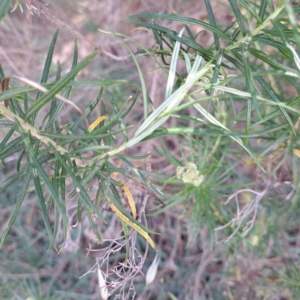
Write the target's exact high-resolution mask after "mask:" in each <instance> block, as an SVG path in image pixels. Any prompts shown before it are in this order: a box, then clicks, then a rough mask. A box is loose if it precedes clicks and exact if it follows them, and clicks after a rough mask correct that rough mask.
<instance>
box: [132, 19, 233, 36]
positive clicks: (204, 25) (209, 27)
mask: <svg viewBox="0 0 300 300" xmlns="http://www.w3.org/2000/svg"><path fill="white" fill-rule="evenodd" d="M137 18H148V19H166V20H172V21H177V22H181V23H187V24H193V25H196V26H199V27H202V28H205V29H207V30H209V31H211V32H212V33H215V34H217V35H218V36H219V37H222V38H224V39H225V40H226V41H229V42H231V38H230V37H229V36H228V35H226V34H225V33H224V32H223V31H221V30H219V29H217V28H216V27H214V26H212V25H210V24H207V23H205V22H203V21H199V20H196V19H193V18H188V17H183V16H178V15H172V14H137V15H133V16H130V17H129V19H137ZM131 23H133V24H135V23H134V22H132V21H131ZM145 24H146V23H145Z"/></svg>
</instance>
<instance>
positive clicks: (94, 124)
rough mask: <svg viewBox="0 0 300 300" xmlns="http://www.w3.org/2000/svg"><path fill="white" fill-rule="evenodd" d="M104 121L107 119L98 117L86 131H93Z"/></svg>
mask: <svg viewBox="0 0 300 300" xmlns="http://www.w3.org/2000/svg"><path fill="white" fill-rule="evenodd" d="M105 119H107V118H106V116H101V117H99V118H98V119H97V120H96V121H94V122H93V123H92V124H91V125H90V127H89V129H88V131H93V130H94V129H95V128H96V127H97V126H98V125H99V124H100V123H101V122H102V121H103V120H105Z"/></svg>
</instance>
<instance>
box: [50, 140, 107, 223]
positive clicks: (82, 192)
mask: <svg viewBox="0 0 300 300" xmlns="http://www.w3.org/2000/svg"><path fill="white" fill-rule="evenodd" d="M49 146H50V148H51V149H52V151H53V152H54V154H55V156H56V158H57V159H58V160H59V162H60V163H61V165H62V167H63V168H64V169H65V171H66V172H67V174H68V175H69V176H70V177H71V178H72V180H73V183H74V186H75V187H76V188H77V193H78V194H79V195H80V196H81V198H82V200H83V204H84V207H85V208H89V207H91V208H92V209H93V211H94V213H95V214H96V215H97V217H99V219H101V220H102V221H103V222H105V220H104V218H103V217H102V215H101V214H100V212H99V209H98V208H97V207H96V206H95V204H94V203H93V202H92V201H91V199H90V197H89V196H88V194H87V192H86V191H85V189H84V187H83V186H82V185H81V183H80V181H79V180H78V179H77V177H76V175H75V174H74V172H73V171H72V170H71V169H70V168H69V167H68V165H67V164H66V162H65V160H64V157H63V156H62V155H60V153H59V152H58V151H57V150H56V149H55V147H54V146H52V145H49ZM87 212H88V213H89V212H90V210H87ZM105 223H106V222H105Z"/></svg>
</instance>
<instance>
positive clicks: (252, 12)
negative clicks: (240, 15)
mask: <svg viewBox="0 0 300 300" xmlns="http://www.w3.org/2000/svg"><path fill="white" fill-rule="evenodd" d="M237 1H238V2H239V3H240V4H241V5H242V6H243V7H244V9H245V10H247V11H248V13H249V14H250V15H251V16H252V17H253V18H254V19H256V21H257V22H258V24H261V23H262V20H261V18H260V16H259V15H258V14H257V13H256V11H255V10H254V9H253V8H252V7H251V3H250V2H246V1H245V0H237ZM262 2H263V1H262Z"/></svg>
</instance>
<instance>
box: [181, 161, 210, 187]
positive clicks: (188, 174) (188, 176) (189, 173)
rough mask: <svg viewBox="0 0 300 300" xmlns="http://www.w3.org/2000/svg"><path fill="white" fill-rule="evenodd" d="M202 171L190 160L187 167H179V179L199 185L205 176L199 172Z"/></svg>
mask: <svg viewBox="0 0 300 300" xmlns="http://www.w3.org/2000/svg"><path fill="white" fill-rule="evenodd" d="M199 173H200V172H199V171H198V170H197V166H196V165H195V164H194V163H192V162H189V163H187V165H186V166H185V167H177V169H176V176H177V178H178V179H180V180H182V181H183V182H184V183H191V184H193V185H194V186H199V185H200V184H201V183H202V181H203V179H204V177H203V175H200V174H199Z"/></svg>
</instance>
